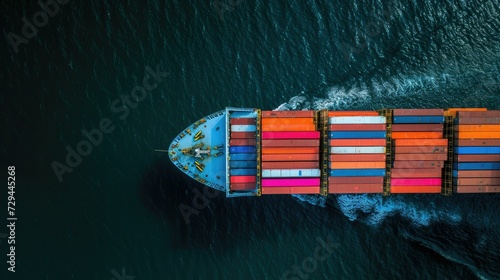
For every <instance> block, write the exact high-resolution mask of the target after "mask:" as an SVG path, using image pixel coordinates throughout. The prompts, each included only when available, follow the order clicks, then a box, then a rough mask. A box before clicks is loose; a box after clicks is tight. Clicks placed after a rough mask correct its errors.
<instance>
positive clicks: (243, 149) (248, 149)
mask: <svg viewBox="0 0 500 280" xmlns="http://www.w3.org/2000/svg"><path fill="white" fill-rule="evenodd" d="M255 152H256V150H255V146H233V147H229V153H231V154H252V153H255Z"/></svg>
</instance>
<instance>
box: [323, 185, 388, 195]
mask: <svg viewBox="0 0 500 280" xmlns="http://www.w3.org/2000/svg"><path fill="white" fill-rule="evenodd" d="M383 192H384V188H383V184H332V185H328V193H332V194H334V193H337V194H341V193H383Z"/></svg>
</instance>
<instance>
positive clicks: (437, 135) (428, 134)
mask: <svg viewBox="0 0 500 280" xmlns="http://www.w3.org/2000/svg"><path fill="white" fill-rule="evenodd" d="M391 137H392V139H405V138H419V139H420V138H430V139H436V138H443V133H442V132H422V131H421V132H392V136H391Z"/></svg>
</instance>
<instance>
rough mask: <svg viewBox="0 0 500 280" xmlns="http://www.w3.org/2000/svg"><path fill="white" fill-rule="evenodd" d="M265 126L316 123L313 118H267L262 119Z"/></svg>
mask: <svg viewBox="0 0 500 280" xmlns="http://www.w3.org/2000/svg"><path fill="white" fill-rule="evenodd" d="M261 123H262V125H263V126H266V125H297V124H310V125H314V120H313V118H265V119H262V120H261Z"/></svg>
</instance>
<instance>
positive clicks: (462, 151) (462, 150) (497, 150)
mask: <svg viewBox="0 0 500 280" xmlns="http://www.w3.org/2000/svg"><path fill="white" fill-rule="evenodd" d="M454 152H455V154H457V155H475V154H483V155H489V154H500V146H489V147H470V146H469V147H455V150H454Z"/></svg>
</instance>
